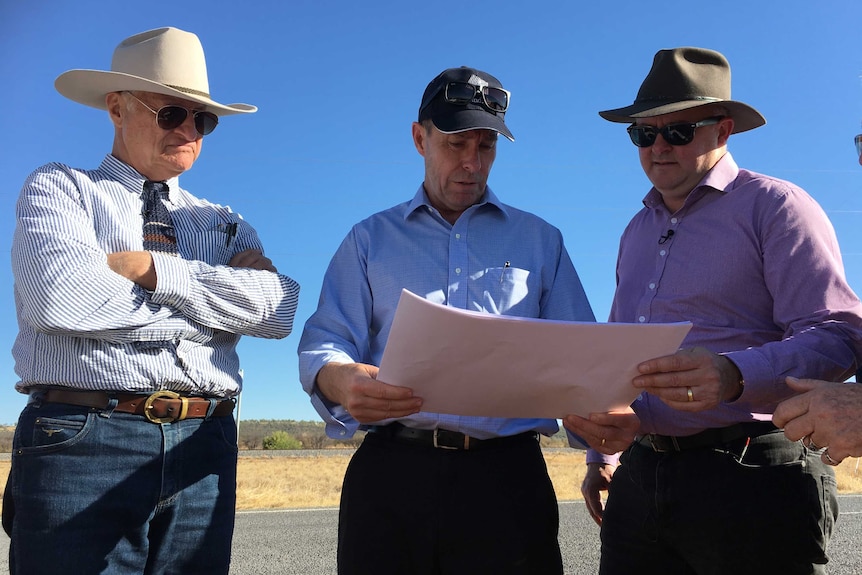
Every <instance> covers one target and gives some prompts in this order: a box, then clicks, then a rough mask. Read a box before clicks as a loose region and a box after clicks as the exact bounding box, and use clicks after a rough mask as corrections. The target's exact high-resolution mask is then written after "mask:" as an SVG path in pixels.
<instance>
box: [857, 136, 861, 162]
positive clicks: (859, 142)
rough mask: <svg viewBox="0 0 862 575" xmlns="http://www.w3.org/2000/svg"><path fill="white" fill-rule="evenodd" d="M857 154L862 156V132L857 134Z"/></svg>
mask: <svg viewBox="0 0 862 575" xmlns="http://www.w3.org/2000/svg"><path fill="white" fill-rule="evenodd" d="M856 155H857V156H860V157H862V134H858V135H857V136H856Z"/></svg>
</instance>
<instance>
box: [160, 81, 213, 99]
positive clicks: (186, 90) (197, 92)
mask: <svg viewBox="0 0 862 575" xmlns="http://www.w3.org/2000/svg"><path fill="white" fill-rule="evenodd" d="M165 86H167V87H168V88H173V89H174V90H179V91H180V92H183V93H185V94H191V95H193V96H202V97H204V98H206V99H208V100H212V98H210V95H209V93H208V92H201V91H200V90H192V89H191V88H183V87H182V86H174V85H172V84H165Z"/></svg>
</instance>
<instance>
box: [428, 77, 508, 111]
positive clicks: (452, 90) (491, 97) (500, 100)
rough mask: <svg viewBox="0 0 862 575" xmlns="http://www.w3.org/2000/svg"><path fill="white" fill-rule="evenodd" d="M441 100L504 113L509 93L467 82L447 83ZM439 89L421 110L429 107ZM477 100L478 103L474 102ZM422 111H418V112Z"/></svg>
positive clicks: (506, 108) (501, 89)
mask: <svg viewBox="0 0 862 575" xmlns="http://www.w3.org/2000/svg"><path fill="white" fill-rule="evenodd" d="M442 89H443V99H444V100H445V101H446V102H448V103H449V104H459V105H462V106H466V105H467V104H470V103H476V104H482V105H483V106H485V107H486V108H488V109H489V110H491V111H492V112H505V111H506V110H508V109H509V98H510V97H511V93H510V92H509V91H508V90H504V89H503V88H494V87H493V86H476V85H475V84H468V83H467V82H449V83H448V84H446V86H444V87H443V88H442ZM440 90H441V88H438V89H437V93H435V94H434V95H433V96H432V97H431V98H429V99H428V103H427V104H425V106H423V108H422V110H424V109H425V108H427V107H428V106H430V105H431V102H433V101H434V98H436V97H437V94H439V93H440ZM476 100H478V101H476ZM422 110H419V111H420V112H421V111H422Z"/></svg>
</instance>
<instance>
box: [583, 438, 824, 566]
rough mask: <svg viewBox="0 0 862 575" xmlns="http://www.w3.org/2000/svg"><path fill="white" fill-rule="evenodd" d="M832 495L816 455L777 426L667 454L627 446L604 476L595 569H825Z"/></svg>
mask: <svg viewBox="0 0 862 575" xmlns="http://www.w3.org/2000/svg"><path fill="white" fill-rule="evenodd" d="M836 496H837V485H836V482H835V473H834V471H833V470H832V468H831V467H829V466H827V465H824V464H823V462H821V461H820V454H819V453H815V452H811V451H810V450H808V449H806V448H805V447H803V446H802V445H801V443H799V442H792V441H789V440H787V439H786V438H785V437H784V434H783V433H782V432H780V431H775V432H773V433H770V434H767V435H762V436H760V437H755V438H752V439H751V442H750V444H748V445H747V446H746V440H745V438H743V439H740V440H737V441H732V442H729V443H726V444H723V445H719V446H715V447H713V448H705V449H693V450H690V451H683V452H676V453H673V452H672V453H656V452H654V451H653V450H652V449H651V448H650V447H648V446H644V445H642V444H638V443H635V444H633V445H632V446H631V447H630V448H629V449H628V450H627V451H625V452H624V453H623V455H622V458H621V459H620V466H619V467H618V468H617V470H616V472H615V473H614V476H613V480H612V481H611V486H610V490H609V494H608V501H607V506H606V508H605V512H604V517H603V521H602V530H601V537H602V558H601V567H600V570H599V573H600V574H601V575H624V574H630V573H638V574H640V575H648V574H651V573H656V574H661V575H695V574H697V575H724V574H728V573H732V574H734V575H747V574H751V575H754V574H757V575H763V574H769V573H776V574H779V573H780V574H781V575H803V574H804V575H809V574H813V573H818V574H819V573H825V572H826V570H825V564H826V561H827V558H826V548H827V544H828V541H829V537H830V535H831V534H832V528H833V526H834V523H835V520H836V519H837V517H838V500H837V497H836Z"/></svg>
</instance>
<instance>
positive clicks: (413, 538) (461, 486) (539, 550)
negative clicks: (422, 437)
mask: <svg viewBox="0 0 862 575" xmlns="http://www.w3.org/2000/svg"><path fill="white" fill-rule="evenodd" d="M558 529H559V510H558V507H557V499H556V495H555V494H554V489H553V485H552V484H551V480H550V478H549V477H548V471H547V467H546V465H545V460H544V458H543V456H542V452H541V449H540V448H539V442H538V441H536V440H535V439H531V438H529V437H525V438H524V440H523V441H517V442H515V443H509V444H506V445H505V446H502V447H500V448H491V449H483V450H476V451H472V450H471V451H454V450H446V449H438V448H434V447H424V446H417V445H407V444H403V443H400V442H398V441H397V440H395V439H392V438H389V437H385V436H381V435H380V434H373V433H369V434H368V435H367V436H366V438H365V440H364V441H363V443H362V445H361V446H360V447H359V449H358V450H357V451H356V453H355V454H354V456H353V459H352V460H351V462H350V465H349V466H348V469H347V473H346V475H345V478H344V486H343V489H342V495H341V510H340V515H339V525H338V573H339V574H340V575H358V574H369V575H371V574H373V575H405V574H409V575H460V574H465V575H466V574H470V575H482V574H486V573H487V574H491V573H493V574H495V575H506V574H512V575H514V574H524V575H528V574H529V575H546V574H547V575H560V574H562V572H563V567H562V558H561V555H560V547H559V542H558V540H557V534H558Z"/></svg>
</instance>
